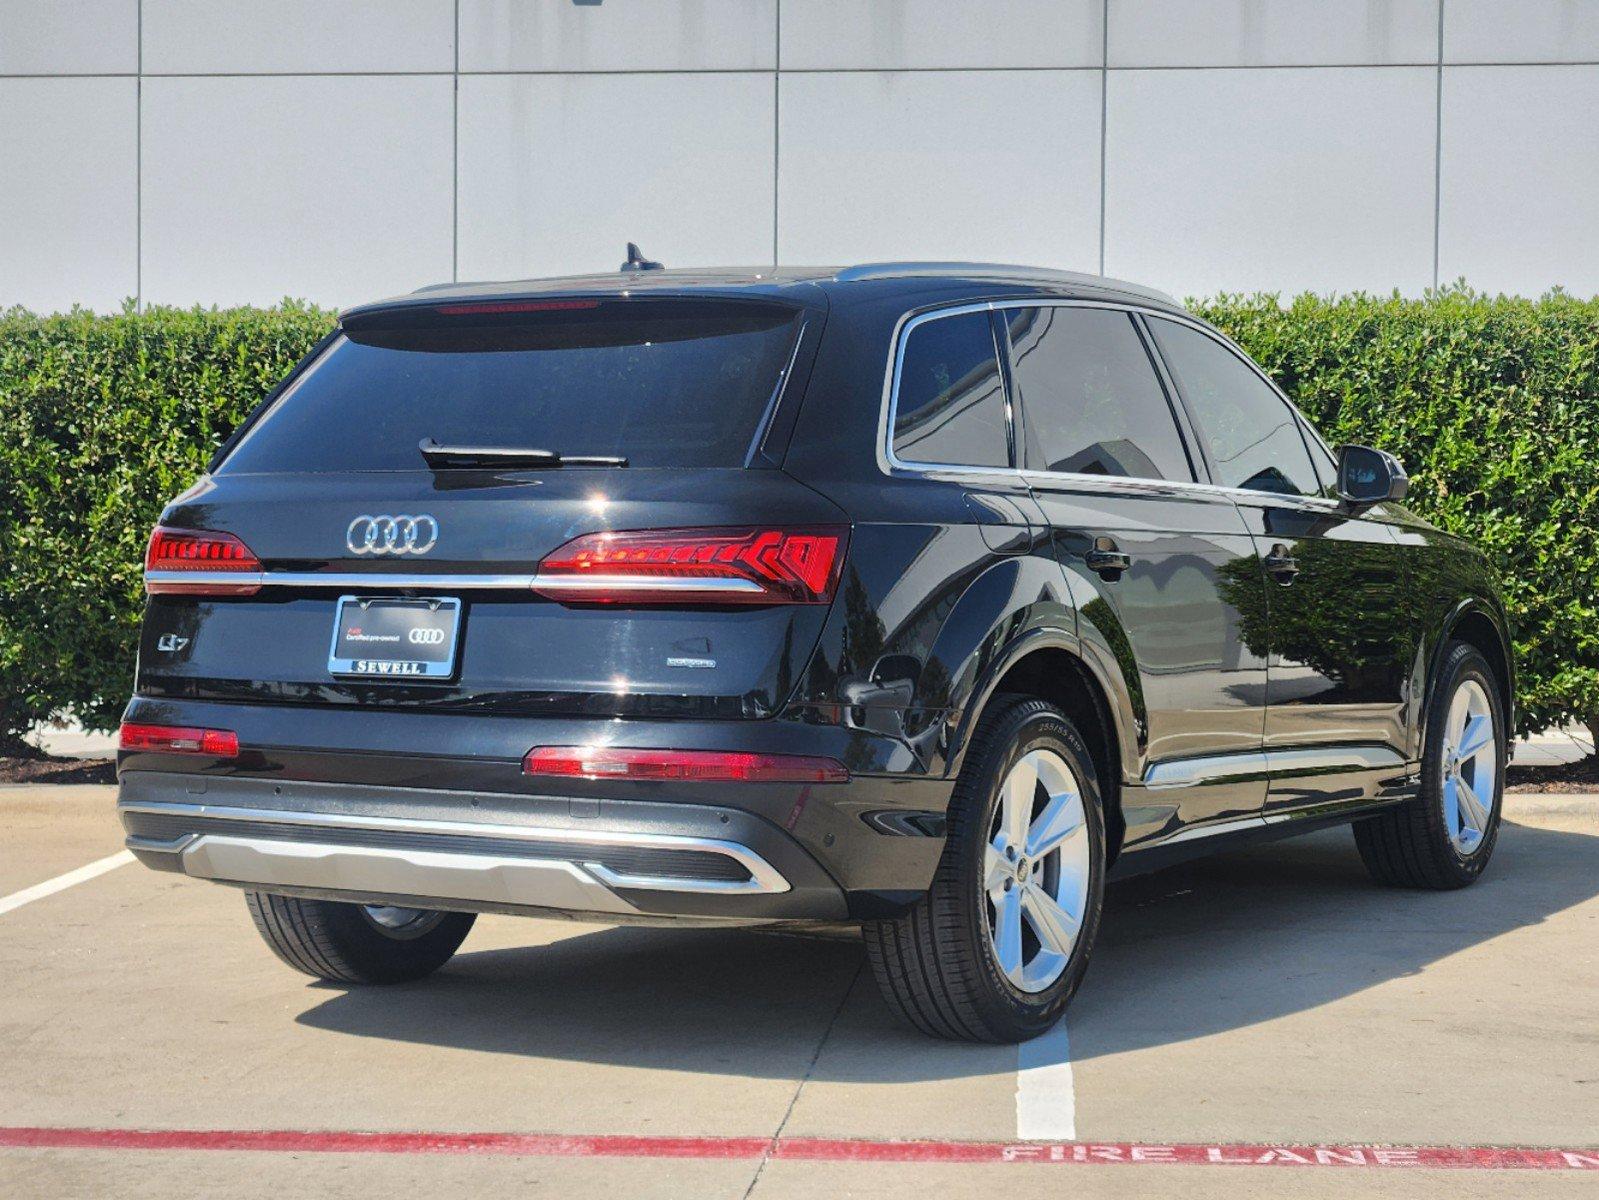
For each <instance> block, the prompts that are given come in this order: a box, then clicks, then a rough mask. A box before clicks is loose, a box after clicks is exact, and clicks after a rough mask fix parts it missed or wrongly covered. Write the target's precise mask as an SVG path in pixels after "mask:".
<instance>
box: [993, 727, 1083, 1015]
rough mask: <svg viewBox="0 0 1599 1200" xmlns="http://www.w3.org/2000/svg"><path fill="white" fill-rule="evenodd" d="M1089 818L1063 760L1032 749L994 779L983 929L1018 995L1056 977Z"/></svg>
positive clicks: (1076, 923) (1078, 909)
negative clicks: (997, 784)
mask: <svg viewBox="0 0 1599 1200" xmlns="http://www.w3.org/2000/svg"><path fill="white" fill-rule="evenodd" d="M1087 822H1088V818H1087V816H1086V815H1085V814H1084V812H1083V797H1082V793H1081V791H1079V789H1078V786H1077V781H1076V779H1075V778H1074V777H1073V776H1072V772H1071V768H1070V767H1069V766H1067V765H1066V760H1065V759H1063V758H1062V757H1061V756H1060V755H1059V754H1057V753H1056V752H1055V751H1053V750H1048V749H1041V750H1032V751H1029V752H1028V753H1027V754H1024V755H1023V756H1022V757H1021V758H1020V759H1018V760H1017V762H1016V765H1015V766H1013V767H1011V769H1010V772H1009V773H1008V774H1007V775H1006V776H1005V779H1004V781H1003V782H1002V783H1001V784H1000V789H999V804H998V806H997V807H996V808H995V810H994V819H993V822H992V826H991V828H990V830H989V839H988V845H987V846H986V847H985V848H984V851H983V888H984V890H985V891H986V892H987V893H988V906H989V916H988V932H989V938H990V941H991V945H992V947H993V952H994V957H995V959H996V961H997V962H998V963H999V968H1000V970H1001V971H1003V972H1004V973H1005V977H1006V978H1007V979H1009V980H1010V981H1011V983H1013V984H1015V985H1016V987H1018V988H1019V989H1021V990H1022V991H1024V992H1039V991H1042V990H1043V989H1045V988H1047V987H1048V986H1049V985H1050V984H1052V983H1054V982H1055V980H1057V979H1059V978H1060V974H1061V972H1062V971H1064V970H1065V969H1066V962H1067V960H1068V959H1069V958H1070V957H1071V953H1072V949H1073V947H1075V946H1076V944H1077V935H1078V933H1079V932H1080V931H1081V929H1082V924H1083V911H1084V908H1085V906H1086V904H1087V901H1088V884H1089V844H1088V830H1087Z"/></svg>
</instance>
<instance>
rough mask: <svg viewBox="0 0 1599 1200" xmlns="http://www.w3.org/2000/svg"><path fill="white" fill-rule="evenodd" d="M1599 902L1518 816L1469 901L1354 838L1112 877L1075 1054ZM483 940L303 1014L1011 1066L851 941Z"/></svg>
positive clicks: (1074, 1028) (652, 1056)
mask: <svg viewBox="0 0 1599 1200" xmlns="http://www.w3.org/2000/svg"><path fill="white" fill-rule="evenodd" d="M1596 894H1599V836H1596V835H1594V834H1587V833H1575V832H1561V831H1556V830H1551V829H1547V828H1537V827H1532V826H1526V825H1517V824H1514V823H1507V824H1506V825H1505V826H1504V828H1503V832H1502V834H1501V839H1500V844H1499V847H1498V849H1497V851H1496V855H1495V859H1494V863H1493V865H1492V866H1491V867H1490V869H1489V872H1488V874H1487V875H1486V876H1485V877H1484V878H1483V880H1482V881H1481V882H1480V883H1478V884H1477V885H1476V886H1475V887H1472V888H1469V889H1466V890H1464V891H1460V892H1444V893H1435V892H1410V891H1395V890H1390V889H1386V888H1381V887H1378V886H1376V885H1374V884H1373V883H1371V882H1370V881H1369V879H1368V878H1367V876H1366V874H1365V871H1364V869H1363V868H1362V866H1361V864H1360V860H1359V858H1358V856H1357V855H1356V853H1355V849H1354V845H1353V842H1352V839H1351V838H1350V836H1349V833H1348V831H1347V830H1330V831H1326V832H1323V833H1318V834H1313V835H1310V836H1308V837H1304V838H1298V839H1294V840H1291V841H1284V842H1280V843H1276V844H1274V845H1269V846H1263V847H1259V848H1256V849H1253V850H1247V851H1241V852H1237V853H1232V854H1226V855H1220V856H1217V857H1215V858H1211V859H1205V860H1201V861H1197V862H1194V863H1192V864H1187V865H1183V866H1178V867H1173V868H1170V869H1168V870H1165V871H1162V872H1158V873H1156V874H1151V875H1147V876H1141V877H1138V878H1135V879H1131V880H1127V881H1125V882H1121V883H1115V884H1112V885H1111V888H1110V893H1109V896H1108V898H1107V903H1106V908H1105V917H1104V923H1103V925H1102V927H1101V933H1100V942H1099V945H1098V947H1097V948H1096V950H1095V955H1094V962H1093V965H1092V967H1091V968H1090V970H1089V973H1088V978H1087V981H1086V982H1085V984H1084V986H1083V989H1082V991H1081V992H1080V993H1079V994H1078V996H1077V998H1076V1000H1075V1001H1074V1003H1073V1005H1072V1008H1071V1010H1070V1013H1069V1016H1068V1024H1069V1026H1070V1038H1071V1045H1072V1058H1073V1059H1074V1060H1077V1061H1084V1060H1087V1059H1091V1058H1095V1057H1099V1056H1102V1055H1109V1054H1117V1053H1122V1052H1125V1051H1129V1050H1137V1049H1144V1048H1149V1047H1152V1046H1159V1045H1164V1044H1172V1043H1177V1042H1183V1041H1187V1040H1190V1039H1193V1038H1199V1037H1204V1036H1207V1035H1211V1034H1216V1033H1221V1032H1225V1031H1227V1030H1232V1029H1240V1028H1245V1027H1248V1026H1250V1025H1253V1024H1256V1023H1259V1022H1263V1021H1269V1020H1272V1019H1274V1018H1277V1017H1282V1016H1286V1015H1290V1014H1293V1013H1297V1012H1302V1011H1306V1010H1309V1009H1313V1008H1316V1007H1318V1006H1320V1005H1323V1004H1327V1003H1330V1002H1332V1001H1336V1000H1338V999H1340V998H1342V997H1345V996H1348V995H1351V994H1354V993H1357V992H1360V991H1363V990H1365V989H1367V988H1370V987H1373V986H1375V985H1378V984H1381V983H1383V982H1384V981H1387V980H1390V979H1395V978H1400V977H1403V976H1406V975H1411V974H1414V973H1416V972H1419V971H1421V970H1423V969H1425V968H1426V967H1427V966H1428V964H1430V963H1433V962H1436V961H1438V960H1439V959H1442V958H1445V957H1447V956H1449V955H1452V954H1455V953H1457V952H1459V951H1462V950H1465V949H1468V948H1470V947H1472V946H1475V945H1478V944H1480V943H1483V942H1486V941H1488V940H1490V939H1492V938H1495V937H1498V936H1500V935H1502V934H1505V933H1508V932H1510V931H1512V930H1515V929H1519V928H1522V927H1525V926H1530V925H1536V924H1538V923H1540V922H1542V921H1543V920H1545V919H1547V918H1548V917H1550V916H1551V915H1553V914H1555V913H1558V912H1560V911H1562V910H1564V909H1567V908H1570V907H1572V906H1573V905H1576V904H1579V903H1581V902H1583V901H1585V900H1589V899H1591V898H1593V897H1594V896H1595V895H1596ZM582 928H584V929H585V930H587V929H589V928H591V927H588V926H584V927H582ZM470 947H471V940H470V939H468V942H467V944H466V948H465V949H463V951H462V952H461V953H460V954H458V955H457V956H456V958H455V959H454V960H452V962H451V963H450V964H449V965H448V966H446V967H445V968H444V969H443V970H442V971H441V972H439V974H437V975H436V976H434V977H433V978H431V979H429V980H426V981H423V982H421V983H417V984H409V985H403V986H399V987H391V988H374V989H353V990H344V989H340V988H334V987H332V986H330V985H318V986H321V987H325V988H326V989H327V990H328V991H329V992H331V993H332V994H330V995H329V997H328V998H327V999H326V1000H325V1001H324V1002H323V1003H321V1004H319V1005H317V1006H316V1007H315V1008H312V1009H311V1010H309V1011H307V1012H306V1013H304V1014H302V1015H301V1016H300V1017H299V1018H298V1019H299V1020H300V1021H301V1022H302V1023H304V1024H307V1025H310V1026H313V1027H315V1028H318V1029H325V1030H331V1031H336V1032H341V1033H347V1034H351V1035H354V1036H360V1037H373V1038H391V1039H396V1040H400V1041H410V1042H419V1043H429V1044H436V1045H443V1046H450V1047H456V1048H462V1049H470V1050H476V1051H482V1052H491V1053H498V1054H507V1055H517V1056H526V1057H537V1058H553V1059H561V1060H567V1061H581V1062H596V1063H608V1064H615V1065H623V1066H630V1067H641V1068H653V1069H664V1070H682V1071H694V1072H706V1073H711V1074H728V1075H740V1076H750V1077H788V1078H792V1077H794V1075H795V1074H796V1073H797V1072H799V1071H803V1070H804V1069H805V1067H806V1064H807V1063H808V1062H809V1060H810V1059H811V1057H812V1055H813V1054H814V1053H815V1050H816V1046H817V1043H818V1041H819V1040H820V1039H821V1038H822V1037H823V1036H824V1035H825V1034H826V1033H827V1031H828V1030H829V1029H830V1028H831V1029H832V1030H833V1033H832V1039H831V1042H830V1044H829V1047H828V1053H826V1054H824V1055H822V1056H821V1057H820V1058H818V1059H817V1061H816V1062H815V1064H814V1066H813V1068H812V1071H813V1073H812V1076H811V1077H812V1078H815V1079H828V1080H835V1081H840V1082H909V1081H916V1080H922V1079H947V1078H956V1077H962V1076H968V1075H990V1074H994V1073H996V1072H998V1071H1002V1070H1009V1069H1014V1066H1015V1054H1014V1051H1012V1050H1010V1049H1009V1048H1008V1047H975V1046H964V1045H958V1044H952V1043H940V1042H936V1041H933V1040H930V1039H927V1038H924V1037H922V1036H921V1035H920V1034H917V1033H915V1032H913V1031H911V1030H909V1029H907V1028H905V1027H903V1026H901V1025H900V1024H899V1023H898V1022H897V1021H896V1019H895V1018H894V1017H893V1016H892V1015H891V1014H890V1013H889V1012H888V1010H887V1008H886V1007H885V1006H884V1005H883V1004H882V1003H881V1002H880V1001H879V999H878V997H877V994H876V987H875V984H874V983H873V981H872V978H871V972H870V969H869V968H868V967H867V966H866V964H865V954H864V951H863V949H862V946H861V943H860V941H859V939H858V938H856V937H854V936H852V935H843V934H840V935H837V936H833V935H827V934H818V935H779V934H774V933H763V932H756V931H742V930H730V929H681V930H680V929H658V928H657V929H645V928H610V929H604V930H599V931H594V932H581V933H576V934H574V935H573V936H570V937H566V938H564V939H562V940H559V941H555V942H553V943H550V944H547V945H540V946H529V947H527V948H517V949H498V950H485V951H477V952H473V951H472V950H471V949H470ZM841 1008H842V1009H843V1010H844V1011H843V1013H842V1016H841V1017H840V1019H837V1020H835V1017H839V1016H840V1010H841ZM841 1041H855V1042H858V1043H859V1046H860V1052H859V1053H851V1052H848V1048H847V1047H846V1046H841V1045H840V1044H839V1043H840V1042H841Z"/></svg>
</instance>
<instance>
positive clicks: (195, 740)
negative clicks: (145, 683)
mask: <svg viewBox="0 0 1599 1200" xmlns="http://www.w3.org/2000/svg"><path fill="white" fill-rule="evenodd" d="M117 744H118V745H119V746H120V747H121V748H122V749H124V750H151V751H155V752H157V753H161V754H209V755H210V756H211V757H213V758H237V757H238V756H239V735H238V734H236V733H234V732H233V731H232V730H231V729H195V728H191V727H189V726H186V725H139V724H135V723H133V722H129V721H124V722H123V723H122V729H121V731H120V734H119V736H118V738H117Z"/></svg>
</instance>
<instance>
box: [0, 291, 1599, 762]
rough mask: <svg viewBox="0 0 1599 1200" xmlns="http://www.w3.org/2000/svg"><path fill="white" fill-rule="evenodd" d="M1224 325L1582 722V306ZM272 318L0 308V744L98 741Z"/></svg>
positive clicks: (244, 407) (1592, 340) (1597, 373)
mask: <svg viewBox="0 0 1599 1200" xmlns="http://www.w3.org/2000/svg"><path fill="white" fill-rule="evenodd" d="M1194 307H1195V309H1196V311H1197V312H1199V313H1200V314H1202V315H1203V316H1205V317H1207V318H1208V319H1210V320H1212V321H1214V322H1215V323H1216V324H1217V325H1219V326H1221V327H1222V328H1223V329H1225V330H1227V331H1228V332H1229V333H1230V334H1231V335H1232V336H1233V337H1235V338H1237V339H1238V340H1239V342H1240V343H1242V344H1243V346H1244V347H1245V348H1246V349H1248V350H1249V352H1250V353H1251V354H1253V355H1254V356H1255V358H1256V359H1257V360H1258V361H1259V362H1260V363H1261V364H1262V365H1263V366H1265V367H1266V369H1267V370H1269V371H1270V372H1271V373H1272V374H1273V375H1274V376H1275V377H1276V378H1277V379H1278V381H1279V382H1281V383H1282V385H1283V386H1284V387H1285V388H1286V389H1287V390H1288V392H1289V393H1290V394H1291V395H1292V396H1294V397H1295V399H1296V400H1298V402H1299V403H1300V404H1301V405H1302V406H1303V407H1304V409H1305V411H1306V412H1307V413H1309V414H1310V416H1311V417H1312V419H1313V420H1315V421H1316V422H1317V424H1318V425H1319V426H1320V427H1321V429H1322V430H1323V432H1324V433H1326V435H1327V436H1328V438H1329V439H1330V440H1332V441H1334V442H1337V441H1362V442H1367V443H1370V444H1372V445H1376V446H1381V447H1383V448H1384V449H1388V450H1391V451H1393V452H1394V453H1395V454H1397V455H1398V456H1399V457H1400V459H1401V460H1402V461H1403V462H1404V463H1405V465H1406V467H1407V468H1408V469H1409V471H1410V474H1411V480H1412V482H1411V492H1410V496H1411V499H1410V503H1411V504H1412V505H1413V507H1415V509H1416V510H1417V511H1419V512H1420V513H1422V514H1423V515H1424V516H1426V517H1427V518H1429V519H1430V520H1432V521H1434V522H1436V523H1437V524H1439V525H1441V526H1443V527H1444V528H1446V529H1451V530H1455V531H1457V532H1460V533H1463V534H1465V535H1467V536H1469V537H1471V538H1472V539H1474V540H1475V541H1476V542H1478V544H1480V545H1482V546H1483V547H1484V548H1485V549H1486V550H1487V551H1488V553H1489V554H1491V555H1492V556H1493V558H1494V560H1495V562H1496V563H1497V565H1498V567H1499V570H1500V572H1501V575H1502V577H1503V579H1504V581H1505V587H1506V593H1507V600H1508V603H1509V605H1510V610H1511V617H1512V620H1513V621H1514V623H1515V626H1516V641H1517V654H1518V660H1519V668H1520V714H1521V727H1522V729H1523V730H1531V729H1535V728H1541V727H1543V726H1546V725H1549V724H1552V723H1555V722H1563V721H1569V720H1580V721H1585V722H1588V723H1590V724H1599V621H1596V619H1595V617H1596V614H1595V608H1596V595H1599V589H1596V587H1595V584H1594V573H1595V569H1596V567H1599V532H1596V529H1599V522H1596V520H1595V518H1596V515H1599V513H1596V506H1599V499H1596V497H1599V453H1596V451H1599V444H1596V443H1599V301H1578V300H1574V299H1571V298H1569V297H1566V296H1563V295H1560V294H1558V293H1556V294H1553V295H1550V296H1546V297H1544V298H1543V299H1541V300H1536V301H1532V300H1519V299H1507V298H1496V299H1490V298H1487V297H1481V296H1477V295H1474V294H1472V293H1471V292H1469V291H1466V290H1464V289H1454V290H1449V291H1445V292H1443V293H1441V294H1438V295H1435V296H1431V297H1429V298H1427V299H1425V300H1401V299H1396V298H1395V299H1380V298H1376V297H1368V296H1351V297H1341V298H1336V299H1320V298H1316V297H1311V296H1303V297H1300V298H1299V299H1297V300H1294V301H1293V302H1292V303H1290V304H1288V305H1287V306H1286V307H1285V306H1283V305H1282V304H1280V303H1279V300H1278V298H1277V297H1275V296H1255V297H1222V298H1220V299H1218V300H1215V301H1208V302H1202V303H1198V304H1196V305H1195V306H1194ZM331 321H332V314H330V313H328V312H325V311H322V310H319V309H315V308H311V307H307V306H305V305H301V304H292V303H289V304H285V305H283V306H281V307H279V308H275V309H265V310H262V309H232V310H227V311H221V312H218V311H201V310H193V311H182V310H175V309H154V310H150V311H147V312H145V313H142V314H137V315H136V314H134V313H132V312H124V313H121V314H119V315H116V316H105V317H101V316H94V315H91V314H88V313H82V312H74V313H71V314H67V315H62V316H51V317H37V316H34V315H32V314H30V313H27V312H24V311H22V310H20V309H13V310H11V311H9V312H6V313H3V314H0V743H4V742H7V741H9V742H12V743H14V742H15V739H16V738H18V737H19V736H20V734H21V733H22V732H23V731H25V730H26V729H27V728H28V727H29V726H30V725H32V724H33V723H35V722H37V721H39V720H42V719H45V718H48V717H52V716H57V715H62V714H67V713H71V714H74V715H76V716H77V717H79V718H80V719H81V720H82V721H83V722H84V723H85V724H86V725H89V726H90V727H93V728H100V729H109V728H112V727H114V726H115V723H116V720H117V716H118V713H119V712H120V711H121V708H122V705H123V703H124V702H125V700H126V698H127V694H128V690H129V686H130V682H131V679H130V673H131V668H132V664H133V655H134V644H135V633H136V629H137V624H138V615H139V606H140V584H139V571H140V560H141V556H142V554H143V549H144V540H145V537H146V535H147V534H148V532H149V529H150V526H151V525H152V524H153V522H154V521H155V518H156V515H157V514H158V513H159V511H160V509H161V506H162V504H163V503H164V502H165V501H166V500H167V499H169V498H170V497H172V496H173V495H175V494H177V493H178V492H179V491H181V490H183V489H184V488H185V487H187V486H188V485H189V483H190V482H192V481H193V479H194V477H195V476H196V475H197V474H198V473H199V472H200V470H201V469H202V467H203V465H204V463H205V460H206V458H207V457H208V456H209V455H210V452H211V450H212V449H213V448H214V447H215V446H216V444H217V443H218V442H219V441H221V439H222V438H223V437H225V436H226V435H227V433H228V431H229V430H231V429H232V428H233V426H234V424H235V423H236V422H237V421H238V420H239V418H240V417H241V416H242V415H243V414H244V413H246V412H247V411H248V410H249V409H250V407H251V406H252V405H253V404H254V403H255V402H256V401H257V400H258V399H259V398H260V397H261V396H262V395H263V394H264V393H265V392H266V391H267V390H268V389H269V388H270V387H271V386H272V384H273V383H274V382H276V381H277V380H278V379H279V378H280V377H281V376H282V375H283V374H285V373H286V372H287V371H288V369H289V368H290V366H291V365H292V364H293V363H294V362H295V361H296V360H297V359H299V358H300V357H301V356H302V355H303V354H304V353H305V352H306V351H307V350H308V349H309V348H310V347H311V346H312V345H313V344H314V343H315V342H316V341H317V339H318V338H319V337H321V336H322V335H323V334H324V333H325V332H326V331H327V329H328V328H329V326H330V324H331Z"/></svg>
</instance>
